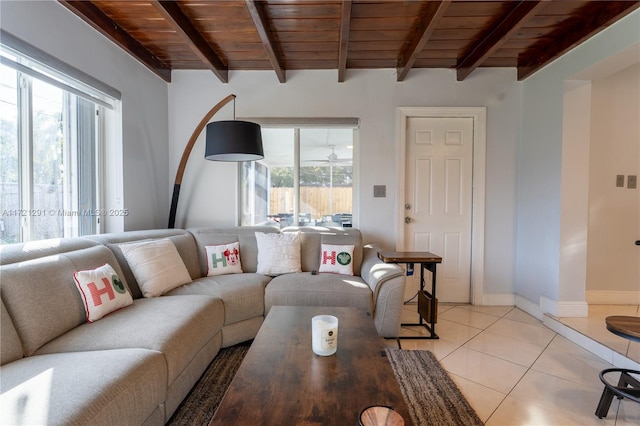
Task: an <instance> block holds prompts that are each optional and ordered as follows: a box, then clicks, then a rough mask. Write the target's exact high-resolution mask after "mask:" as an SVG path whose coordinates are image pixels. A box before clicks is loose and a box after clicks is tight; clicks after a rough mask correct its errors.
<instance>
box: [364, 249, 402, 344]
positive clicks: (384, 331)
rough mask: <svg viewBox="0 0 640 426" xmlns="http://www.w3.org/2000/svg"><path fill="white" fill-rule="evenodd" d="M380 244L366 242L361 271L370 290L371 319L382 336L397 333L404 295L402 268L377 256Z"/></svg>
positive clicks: (391, 335) (398, 331)
mask: <svg viewBox="0 0 640 426" xmlns="http://www.w3.org/2000/svg"><path fill="white" fill-rule="evenodd" d="M378 251H380V247H379V246H377V245H373V244H370V245H366V246H364V250H363V260H362V268H361V272H360V275H361V277H362V279H363V280H364V282H366V283H367V284H368V285H369V287H370V288H371V291H372V293H373V306H374V310H373V320H374V322H375V324H376V328H377V329H378V334H379V335H380V336H382V337H394V338H395V337H398V336H399V334H400V322H401V315H402V304H403V298H404V288H405V282H406V281H405V280H406V278H405V276H404V270H403V269H402V268H401V267H400V266H398V265H396V264H393V263H384V262H383V261H381V260H380V259H378Z"/></svg>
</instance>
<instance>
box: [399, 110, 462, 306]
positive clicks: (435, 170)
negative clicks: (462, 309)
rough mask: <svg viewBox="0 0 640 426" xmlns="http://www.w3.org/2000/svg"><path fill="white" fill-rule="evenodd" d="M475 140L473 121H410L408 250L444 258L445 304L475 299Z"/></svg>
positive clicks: (440, 294)
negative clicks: (473, 232)
mask: <svg viewBox="0 0 640 426" xmlns="http://www.w3.org/2000/svg"><path fill="white" fill-rule="evenodd" d="M473 134H474V132H473V118H471V117H445V118H443V117H410V118H408V120H407V130H406V157H405V163H406V164H405V173H406V176H405V226H404V234H405V235H404V242H405V250H408V251H429V252H431V253H434V254H436V255H439V256H441V257H442V259H443V262H442V264H441V265H440V266H438V277H437V278H438V290H437V295H438V299H439V301H440V302H459V303H468V302H470V297H471V223H472V212H473V208H472V188H473ZM418 275H419V274H418V273H417V271H416V276H418ZM427 279H428V277H427ZM427 283H428V281H427ZM415 285H417V284H415V283H414V284H413V285H411V284H409V286H410V287H413V286H415Z"/></svg>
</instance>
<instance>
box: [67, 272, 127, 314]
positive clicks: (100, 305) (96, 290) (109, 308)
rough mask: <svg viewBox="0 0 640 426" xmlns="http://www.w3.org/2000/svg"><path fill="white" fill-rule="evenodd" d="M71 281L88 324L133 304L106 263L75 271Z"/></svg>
mask: <svg viewBox="0 0 640 426" xmlns="http://www.w3.org/2000/svg"><path fill="white" fill-rule="evenodd" d="M73 279H74V280H75V282H76V287H77V288H78V291H79V292H80V296H81V297H82V303H83V304H84V310H85V311H86V313H87V321H89V322H93V321H97V320H99V319H100V318H102V317H103V316H105V315H107V314H109V313H111V312H113V311H116V310H118V309H120V308H124V307H125V306H129V305H130V304H132V303H133V299H132V298H131V293H129V289H127V287H125V285H124V283H123V282H122V280H120V278H119V277H118V274H116V271H115V270H114V269H113V267H112V266H111V265H109V264H108V263H105V264H104V265H102V266H100V267H99V268H96V269H90V270H85V271H76V272H74V274H73Z"/></svg>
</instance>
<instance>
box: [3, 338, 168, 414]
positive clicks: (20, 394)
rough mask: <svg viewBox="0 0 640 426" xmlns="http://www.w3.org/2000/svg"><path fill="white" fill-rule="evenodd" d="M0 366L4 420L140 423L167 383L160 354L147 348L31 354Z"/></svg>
mask: <svg viewBox="0 0 640 426" xmlns="http://www.w3.org/2000/svg"><path fill="white" fill-rule="evenodd" d="M0 371H1V373H2V381H1V382H0V390H1V392H2V395H1V396H0V424H3V425H10V424H13V425H17V424H33V425H44V424H51V425H62V424H68V425H126V424H130V425H134V424H138V425H139V424H142V423H143V422H144V421H145V420H146V419H147V417H148V416H149V415H150V414H151V413H153V412H154V410H156V409H157V407H158V405H159V402H160V401H164V399H165V395H166V389H167V366H166V363H165V360H164V358H163V357H162V354H160V353H159V352H155V351H150V350H146V349H114V350H109V351H90V352H68V353H60V354H51V355H39V356H32V357H28V358H23V359H20V360H18V361H15V362H12V363H10V364H7V365H3V366H2V367H1V368H0Z"/></svg>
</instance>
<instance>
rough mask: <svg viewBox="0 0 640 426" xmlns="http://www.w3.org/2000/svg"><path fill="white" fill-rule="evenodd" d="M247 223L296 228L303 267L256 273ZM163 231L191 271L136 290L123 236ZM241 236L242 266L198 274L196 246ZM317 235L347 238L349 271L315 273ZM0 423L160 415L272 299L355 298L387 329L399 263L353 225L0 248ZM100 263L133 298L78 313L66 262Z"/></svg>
mask: <svg viewBox="0 0 640 426" xmlns="http://www.w3.org/2000/svg"><path fill="white" fill-rule="evenodd" d="M256 232H262V233H266V234H270V233H293V232H297V233H299V234H298V235H299V239H300V254H301V272H294V273H288V274H283V275H278V276H275V277H273V276H268V275H263V274H259V273H256V271H257V268H258V245H257V242H256ZM163 239H169V240H171V241H172V242H173V243H174V245H175V247H176V248H177V251H178V253H179V255H180V258H181V259H182V261H183V262H184V265H185V266H186V269H187V270H188V273H189V275H190V277H191V279H192V280H193V281H192V282H191V283H189V284H185V285H182V286H180V287H177V288H175V289H173V290H171V291H169V292H167V293H165V294H163V295H162V296H159V297H143V295H142V291H141V288H140V285H139V283H138V281H137V280H136V276H135V274H134V272H133V271H132V269H131V267H130V265H129V263H128V262H127V258H126V256H125V254H124V253H123V251H122V250H121V247H122V244H127V243H131V242H140V241H154V240H163ZM236 241H237V242H239V246H240V258H241V262H242V273H239V274H227V275H217V276H207V259H206V256H205V247H206V246H212V245H219V244H228V243H232V242H236ZM321 244H350V245H354V247H355V248H354V252H353V265H354V275H353V276H348V275H339V274H324V273H316V271H318V268H319V263H320V247H321ZM0 250H1V251H0V295H1V298H2V301H1V302H2V303H1V309H2V311H1V314H2V316H1V319H0V326H1V334H0V337H1V345H0V352H1V354H0V355H1V359H0V361H1V367H0V390H1V394H0V424H79V425H80V424H82V425H84V424H91V425H100V424H105V425H106V424H109V425H114V424H118V425H129V424H131V425H138V424H164V423H165V422H167V421H168V420H169V419H170V417H171V415H172V414H173V413H174V411H175V410H176V409H177V407H178V406H179V404H180V402H181V401H182V400H183V399H184V398H185V396H186V395H187V394H188V392H189V390H190V389H191V388H192V387H193V385H194V384H195V383H196V381H197V380H198V378H199V377H200V376H201V374H202V373H203V372H204V370H205V369H206V368H207V366H208V365H209V363H210V362H211V361H212V360H213V359H214V357H215V356H216V354H217V353H218V351H219V350H220V348H222V347H227V346H231V345H235V344H237V343H240V342H243V341H247V340H251V339H252V338H253V337H255V335H256V333H257V332H258V330H259V328H260V326H261V324H262V322H263V319H264V317H265V316H266V315H267V314H268V311H269V309H270V308H271V307H272V306H275V305H313V306H357V307H362V308H365V309H369V310H370V311H371V312H373V317H374V321H375V325H376V327H377V329H378V332H379V334H380V336H382V337H396V336H398V334H399V331H400V311H401V308H402V298H403V295H404V286H405V278H404V275H403V270H402V269H401V268H400V267H398V266H396V265H390V264H384V263H381V262H380V261H379V260H378V258H377V249H376V247H372V246H364V245H363V243H362V236H361V233H360V232H359V231H358V230H356V229H352V228H345V229H341V228H335V229H334V228H285V229H283V230H279V229H277V228H272V227H231V228H195V229H189V230H178V229H164V230H145V231H130V232H123V233H115V234H103V235H95V236H90V237H80V238H70V239H60V240H45V241H39V242H33V243H24V244H14V245H9V246H2V247H0ZM105 263H108V264H109V265H111V266H113V268H114V270H115V272H116V274H117V275H118V277H120V278H121V280H122V281H123V282H124V283H125V285H126V286H127V288H128V289H129V291H130V293H131V295H132V296H133V304H131V305H129V306H126V307H124V308H122V309H119V310H116V311H115V312H112V313H110V314H108V315H107V316H105V317H103V318H101V319H99V320H97V321H94V322H87V317H86V312H85V305H84V304H83V301H82V299H81V296H80V293H79V292H78V290H77V288H76V285H75V283H74V279H73V273H74V271H79V270H85V269H93V268H97V267H99V266H101V265H104V264H105Z"/></svg>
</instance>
